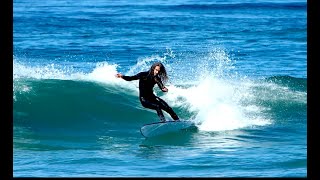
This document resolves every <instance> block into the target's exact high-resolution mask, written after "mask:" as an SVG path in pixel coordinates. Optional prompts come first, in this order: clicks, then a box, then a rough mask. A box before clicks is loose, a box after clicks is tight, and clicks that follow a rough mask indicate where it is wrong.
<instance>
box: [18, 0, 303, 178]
mask: <svg viewBox="0 0 320 180" xmlns="http://www.w3.org/2000/svg"><path fill="white" fill-rule="evenodd" d="M13 8H14V9H13V10H14V11H13V12H14V13H13V20H14V21H13V25H14V26H13V27H14V28H13V37H14V39H13V43H14V46H13V48H14V49H13V50H14V56H13V60H14V61H13V124H14V127H13V176H14V177H306V176H307V122H306V119H307V118H306V116H307V111H306V110H307V75H306V74H307V73H306V72H307V69H306V64H307V62H306V61H307V60H306V54H307V53H306V51H307V50H306V2H305V1H235V0H232V1H215V2H211V1H191V0H190V1H152V3H151V1H150V2H149V1H142V0H141V1H136V2H131V1H125V0H124V1H117V2H114V1H102V0H101V1H98V0H97V1H94V3H93V2H91V1H90V2H89V1H79V2H78V1H77V2H75V1H71V0H62V1H55V0H54V1H49V2H38V1H30V0H28V1H25V0H14V2H13ZM155 61H160V62H162V63H163V64H164V65H165V67H166V69H167V72H168V75H169V78H170V79H169V82H168V83H167V84H166V86H167V88H168V89H169V92H167V93H163V92H160V90H159V89H158V88H157V87H155V88H154V91H155V93H156V94H157V95H158V96H160V97H161V98H162V99H164V100H165V101H166V102H168V104H169V105H170V106H171V107H172V108H173V109H174V110H175V111H176V112H177V114H178V115H179V117H180V118H182V119H186V120H189V121H193V122H195V123H196V125H197V127H198V129H197V130H193V131H187V132H177V133H170V134H166V135H163V136H159V137H154V138H148V139H146V138H144V137H143V136H142V135H141V134H140V131H139V130H140V127H141V126H143V125H144V124H148V123H152V122H156V121H158V117H157V115H156V112H155V111H151V110H147V109H145V108H143V107H142V106H141V104H140V102H139V98H138V82H137V81H132V82H127V81H123V80H121V79H116V78H115V77H114V74H115V73H117V72H121V73H123V74H126V75H134V74H135V73H138V72H140V71H145V70H147V69H148V68H150V66H151V64H152V63H153V62H155ZM165 115H166V116H167V117H168V118H169V116H168V114H165Z"/></svg>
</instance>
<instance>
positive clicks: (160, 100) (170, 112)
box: [156, 97, 179, 120]
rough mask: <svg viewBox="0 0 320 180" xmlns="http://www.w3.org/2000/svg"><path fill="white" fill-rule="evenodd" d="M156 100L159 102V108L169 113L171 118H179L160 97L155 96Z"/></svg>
mask: <svg viewBox="0 0 320 180" xmlns="http://www.w3.org/2000/svg"><path fill="white" fill-rule="evenodd" d="M156 99H157V101H158V102H159V105H160V108H161V109H163V110H165V111H166V112H167V113H169V114H170V116H171V117H172V119H174V120H179V117H178V115H177V114H176V113H175V112H174V111H173V109H172V108H171V107H170V106H169V105H168V104H167V103H166V102H165V101H164V100H163V99H161V98H159V97H156Z"/></svg>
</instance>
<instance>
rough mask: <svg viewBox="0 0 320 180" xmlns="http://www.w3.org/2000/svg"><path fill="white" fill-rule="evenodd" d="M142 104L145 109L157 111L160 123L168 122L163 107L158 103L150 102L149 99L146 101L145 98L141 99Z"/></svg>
mask: <svg viewBox="0 0 320 180" xmlns="http://www.w3.org/2000/svg"><path fill="white" fill-rule="evenodd" d="M140 102H141V104H142V106H143V107H145V108H149V109H153V110H156V111H157V114H158V116H159V118H160V121H162V122H165V121H166V119H165V117H164V115H163V112H162V110H161V107H160V105H159V104H158V103H157V102H158V101H152V100H149V99H148V100H147V99H145V98H143V97H140Z"/></svg>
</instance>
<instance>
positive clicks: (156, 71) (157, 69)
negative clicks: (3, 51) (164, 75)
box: [153, 66, 160, 76]
mask: <svg viewBox="0 0 320 180" xmlns="http://www.w3.org/2000/svg"><path fill="white" fill-rule="evenodd" d="M159 72H160V66H156V67H155V68H154V70H153V75H154V76H156V75H158V74H159Z"/></svg>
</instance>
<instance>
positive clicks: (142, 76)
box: [115, 62, 179, 122]
mask: <svg viewBox="0 0 320 180" xmlns="http://www.w3.org/2000/svg"><path fill="white" fill-rule="evenodd" d="M115 76H116V77H117V78H122V79H124V80H126V81H132V80H138V79H139V99H140V102H141V104H142V106H143V107H145V108H149V109H153V110H156V111H157V114H158V116H159V118H160V121H162V122H165V121H166V120H165V117H164V115H163V112H162V109H163V110H164V111H166V112H167V113H169V114H170V116H171V117H172V119H174V120H175V121H177V120H179V117H178V116H177V114H176V113H175V112H174V111H173V110H172V108H171V107H170V106H169V105H168V104H167V103H166V102H165V101H164V100H163V99H161V98H159V97H157V96H155V95H154V93H153V87H154V85H155V84H157V85H158V86H159V88H160V89H161V91H163V92H168V89H167V88H166V87H165V86H164V85H163V83H162V82H164V83H165V82H166V81H167V80H168V76H167V72H166V69H165V67H164V66H163V64H162V63H160V62H156V63H154V64H153V65H152V66H151V68H150V70H149V71H145V72H140V73H138V74H136V75H134V76H124V75H122V74H120V73H117V74H116V75H115Z"/></svg>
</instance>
